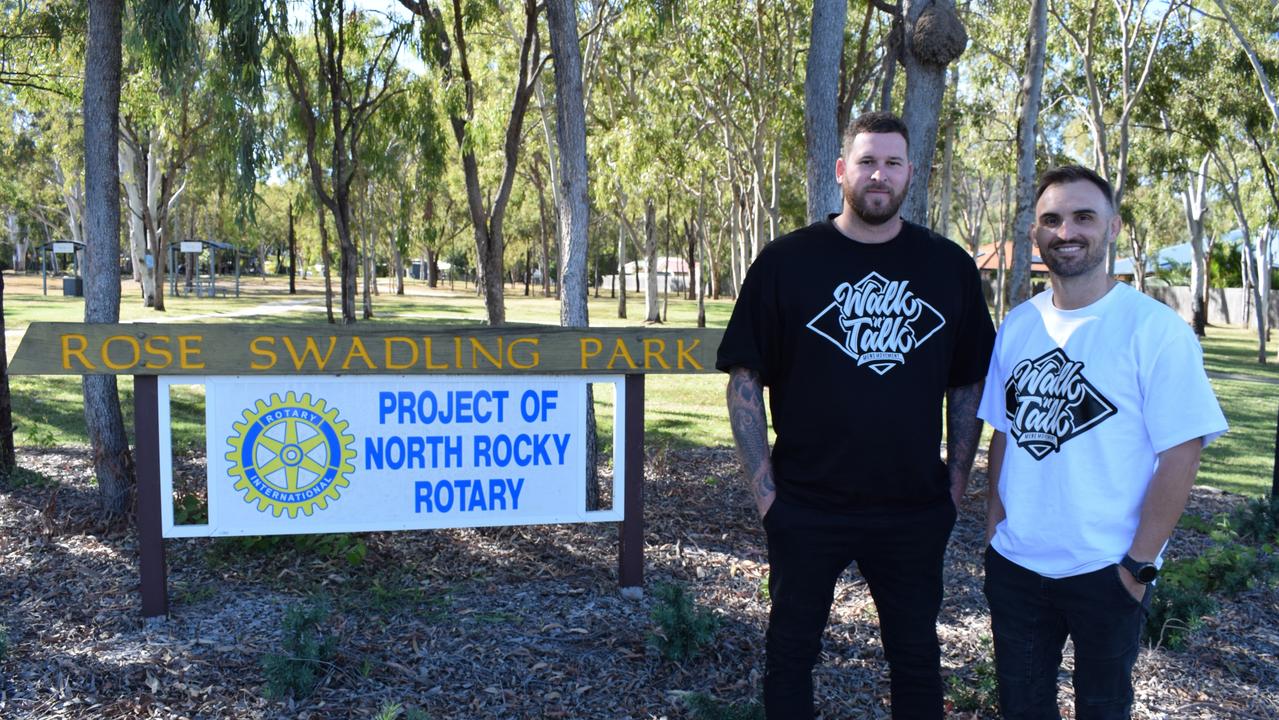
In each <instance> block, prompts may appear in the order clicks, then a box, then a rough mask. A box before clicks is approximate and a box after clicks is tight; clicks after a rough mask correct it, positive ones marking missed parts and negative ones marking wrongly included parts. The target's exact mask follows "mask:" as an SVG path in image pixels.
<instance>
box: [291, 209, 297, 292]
mask: <svg viewBox="0 0 1279 720" xmlns="http://www.w3.org/2000/svg"><path fill="white" fill-rule="evenodd" d="M297 259H298V236H297V233H296V232H295V231H294V230H293V200H289V294H290V295H297V294H298V287H297Z"/></svg>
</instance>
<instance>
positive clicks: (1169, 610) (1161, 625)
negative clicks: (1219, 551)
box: [1145, 562, 1217, 650]
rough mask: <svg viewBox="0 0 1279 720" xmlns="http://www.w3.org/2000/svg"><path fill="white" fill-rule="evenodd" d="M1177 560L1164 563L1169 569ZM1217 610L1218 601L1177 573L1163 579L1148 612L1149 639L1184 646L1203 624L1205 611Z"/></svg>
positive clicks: (1153, 642)
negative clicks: (1178, 576) (1179, 578)
mask: <svg viewBox="0 0 1279 720" xmlns="http://www.w3.org/2000/svg"><path fill="white" fill-rule="evenodd" d="M1172 564H1173V563H1171V562H1170V563H1168V564H1167V565H1165V566H1164V569H1165V570H1167V569H1168V568H1169V566H1171V565H1172ZM1216 610H1217V601H1216V600H1214V599H1213V597H1212V596H1211V595H1209V594H1208V593H1206V592H1204V591H1203V589H1202V588H1201V587H1199V586H1197V585H1196V584H1195V583H1193V582H1185V581H1181V580H1178V579H1176V577H1175V576H1173V577H1165V578H1162V579H1160V581H1159V584H1158V585H1156V586H1155V594H1154V595H1153V596H1152V597H1151V598H1150V612H1149V614H1147V615H1146V629H1145V633H1146V639H1147V641H1149V642H1150V644H1151V645H1153V646H1155V647H1166V648H1168V649H1169V650H1181V649H1182V648H1184V647H1185V646H1186V641H1187V640H1188V639H1189V637H1190V635H1191V634H1193V633H1194V632H1195V631H1196V630H1198V629H1199V627H1200V626H1201V625H1203V618H1204V616H1205V615H1211V614H1212V613H1214V612H1216Z"/></svg>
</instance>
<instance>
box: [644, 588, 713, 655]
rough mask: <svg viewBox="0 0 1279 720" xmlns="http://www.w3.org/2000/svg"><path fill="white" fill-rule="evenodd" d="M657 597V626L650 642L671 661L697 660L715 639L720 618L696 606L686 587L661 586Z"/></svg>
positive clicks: (654, 592) (654, 608) (654, 615)
mask: <svg viewBox="0 0 1279 720" xmlns="http://www.w3.org/2000/svg"><path fill="white" fill-rule="evenodd" d="M653 596H654V597H655V598H656V599H657V602H656V603H655V604H654V605H653V610H652V613H651V614H650V617H651V618H652V620H653V623H654V624H655V625H656V626H657V627H656V629H655V630H654V631H653V632H652V633H650V634H649V641H650V642H651V643H652V644H653V646H654V647H656V648H657V649H658V651H660V652H661V653H662V656H663V657H665V658H666V659H667V660H674V661H676V662H680V661H683V660H687V659H690V658H692V657H695V656H696V655H697V654H698V653H699V652H701V649H702V647H703V646H705V645H707V644H708V643H710V642H711V640H713V639H714V638H715V631H716V630H718V629H719V618H718V617H716V615H715V614H714V613H713V612H711V611H710V610H706V609H703V608H699V607H697V606H696V605H694V604H693V598H692V596H691V595H690V594H689V592H688V590H687V589H686V588H685V587H684V586H683V585H680V584H679V583H658V584H657V585H656V586H655V587H654V588H653Z"/></svg>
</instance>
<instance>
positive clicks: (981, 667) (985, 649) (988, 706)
mask: <svg viewBox="0 0 1279 720" xmlns="http://www.w3.org/2000/svg"><path fill="white" fill-rule="evenodd" d="M981 648H982V653H981V657H979V658H978V659H977V660H974V661H972V662H971V663H969V664H968V665H967V666H966V667H965V668H963V669H962V670H961V672H962V673H963V674H962V675H961V674H958V673H957V674H955V675H951V676H950V677H949V678H947V681H946V685H947V687H946V699H947V700H948V701H950V705H951V707H952V708H953V709H955V710H958V711H961V712H980V713H983V714H990V715H997V714H998V712H999V681H998V676H997V675H996V673H995V661H994V652H995V648H994V644H993V641H992V640H991V638H990V636H989V635H983V636H981Z"/></svg>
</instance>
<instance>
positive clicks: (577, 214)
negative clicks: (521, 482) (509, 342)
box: [544, 0, 594, 447]
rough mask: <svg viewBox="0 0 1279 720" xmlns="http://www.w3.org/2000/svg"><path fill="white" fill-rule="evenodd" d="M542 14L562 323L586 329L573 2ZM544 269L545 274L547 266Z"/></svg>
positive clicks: (582, 128)
mask: <svg viewBox="0 0 1279 720" xmlns="http://www.w3.org/2000/svg"><path fill="white" fill-rule="evenodd" d="M546 13H547V15H546V17H547V24H548V25H549V26H550V34H551V53H552V54H553V55H554V57H555V117H556V123H555V136H556V141H557V143H558V145H559V159H560V172H559V178H558V180H559V183H560V185H561V188H560V192H559V193H558V195H559V203H560V205H559V208H558V209H559V222H558V223H557V227H558V228H559V231H560V252H561V253H562V254H561V256H560V262H559V272H560V276H559V277H560V280H559V285H560V325H563V326H564V327H586V326H587V325H588V324H589V323H590V318H589V313H588V309H587V278H586V256H587V254H588V249H589V242H590V237H589V234H588V231H589V229H590V222H591V219H590V200H589V198H588V195H587V190H588V187H587V182H588V179H589V177H590V175H589V172H590V169H589V167H588V166H587V160H586V105H585V98H584V95H583V89H582V56H581V51H580V48H579V45H578V33H577V9H576V6H575V5H574V4H573V3H572V2H571V0H548V2H547V4H546ZM544 272H546V273H548V274H549V272H550V268H549V266H548V267H547V268H546V270H545V271H544ZM593 446H594V445H593V444H591V445H590V447H593Z"/></svg>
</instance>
